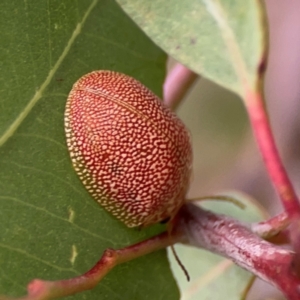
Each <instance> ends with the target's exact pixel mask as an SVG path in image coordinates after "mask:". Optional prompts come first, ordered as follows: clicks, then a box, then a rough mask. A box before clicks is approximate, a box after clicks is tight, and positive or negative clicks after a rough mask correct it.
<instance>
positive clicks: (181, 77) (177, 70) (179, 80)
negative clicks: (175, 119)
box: [163, 63, 198, 110]
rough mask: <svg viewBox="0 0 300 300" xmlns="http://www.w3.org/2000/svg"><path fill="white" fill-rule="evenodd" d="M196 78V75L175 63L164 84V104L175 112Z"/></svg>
mask: <svg viewBox="0 0 300 300" xmlns="http://www.w3.org/2000/svg"><path fill="white" fill-rule="evenodd" d="M197 78H198V75H197V74H196V73H194V72H193V71H191V70H190V69H188V68H187V67H185V66H183V65H181V64H179V63H177V64H176V65H175V66H174V67H173V68H172V69H171V71H170V72H169V74H168V76H167V78H166V80H165V83H164V97H163V99H164V103H165V104H166V105H167V106H168V107H170V108H171V109H172V110H175V109H176V108H177V107H178V105H179V103H180V102H181V100H182V99H183V98H184V96H185V95H186V94H187V92H188V91H189V89H190V87H191V86H192V85H193V84H194V82H195V81H196V79H197Z"/></svg>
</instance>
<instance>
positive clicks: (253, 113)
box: [245, 91, 300, 269]
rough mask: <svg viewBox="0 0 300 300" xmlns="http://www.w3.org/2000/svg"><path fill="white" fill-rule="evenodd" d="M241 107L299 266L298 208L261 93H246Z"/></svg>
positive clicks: (299, 209) (299, 224)
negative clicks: (286, 223)
mask: <svg viewBox="0 0 300 300" xmlns="http://www.w3.org/2000/svg"><path fill="white" fill-rule="evenodd" d="M245 103H246V107H247V111H248V114H249V118H250V121H251V125H252V129H253V132H254V135H255V137H256V140H257V143H258V146H259V148H260V152H261V154H262V157H263V160H264V162H265V165H266V168H267V170H268V173H269V176H270V178H271V180H272V182H273V184H274V186H275V189H276V191H277V193H278V194H279V196H280V199H281V202H282V205H283V206H284V208H285V211H286V213H287V216H288V218H289V220H290V224H291V225H290V227H289V232H290V239H291V244H292V246H293V248H294V250H295V251H296V253H297V254H298V255H297V261H298V262H299V263H300V204H299V201H298V198H297V195H296V193H295V190H294V188H293V185H292V184H291V181H290V179H289V177H288V174H287V172H286V170H285V168H284V166H283V163H282V161H281V159H280V156H279V153H278V150H277V147H276V145H275V140H274V137H273V134H272V130H271V127H270V123H269V119H268V117H267V113H266V109H265V106H264V101H263V97H262V93H261V92H251V91H248V93H247V97H246V101H245ZM299 269H300V268H299Z"/></svg>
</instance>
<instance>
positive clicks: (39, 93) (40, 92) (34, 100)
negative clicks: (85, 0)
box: [0, 0, 98, 147]
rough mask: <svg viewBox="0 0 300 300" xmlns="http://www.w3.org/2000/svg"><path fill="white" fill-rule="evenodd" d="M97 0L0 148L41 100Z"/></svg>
mask: <svg viewBox="0 0 300 300" xmlns="http://www.w3.org/2000/svg"><path fill="white" fill-rule="evenodd" d="M97 2H98V0H94V1H93V2H92V3H91V5H90V6H89V7H88V9H87V11H86V12H85V14H84V16H83V18H82V20H81V22H79V23H78V24H77V26H76V28H75V30H74V31H73V33H72V35H71V37H70V39H69V40H68V42H67V45H66V47H65V48H64V50H63V52H62V54H61V55H60V57H59V58H58V60H57V61H56V63H55V64H54V66H53V68H52V69H51V70H50V71H49V73H48V76H47V77H46V79H45V81H44V82H43V84H42V85H41V86H40V88H39V89H38V90H37V91H36V92H35V94H34V96H33V97H32V98H31V99H30V100H29V102H28V104H27V105H26V106H25V107H24V109H23V110H22V111H21V112H20V113H19V115H18V116H17V118H16V119H15V120H14V121H13V122H12V124H11V125H10V126H9V127H8V129H7V130H6V131H5V132H4V134H3V135H2V136H1V137H0V147H1V146H3V145H4V144H5V143H6V141H7V140H8V139H9V138H10V137H11V136H12V135H13V134H14V133H15V131H16V130H17V129H18V128H19V126H20V125H21V124H22V122H23V121H24V119H25V118H26V117H27V116H28V114H29V113H30V112H31V110H32V109H33V107H34V106H35V104H36V103H37V102H38V101H39V100H40V99H41V97H42V96H43V93H44V91H45V89H46V88H47V87H48V85H49V84H50V82H51V80H52V78H53V76H54V74H55V73H56V71H57V70H58V68H59V67H60V66H61V64H62V62H63V60H64V59H65V57H66V56H67V54H68V53H69V51H70V49H71V47H72V45H73V43H74V42H75V40H76V38H77V36H78V35H79V34H80V32H81V29H82V27H83V25H84V23H85V21H86V19H87V18H88V16H89V15H90V13H91V11H92V10H93V8H94V7H95V6H96V4H97Z"/></svg>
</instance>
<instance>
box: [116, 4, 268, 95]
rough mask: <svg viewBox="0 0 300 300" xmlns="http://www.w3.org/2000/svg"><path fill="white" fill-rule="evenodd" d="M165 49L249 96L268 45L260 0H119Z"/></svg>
mask: <svg viewBox="0 0 300 300" xmlns="http://www.w3.org/2000/svg"><path fill="white" fill-rule="evenodd" d="M117 2H118V3H119V4H120V5H121V6H122V8H123V9H124V10H125V11H126V13H127V14H128V15H129V16H130V17H131V18H132V19H133V20H134V21H135V22H136V23H137V24H138V25H139V26H140V27H141V28H142V29H143V30H144V31H145V32H146V34H147V35H148V36H149V37H150V38H151V39H152V40H153V41H154V42H155V43H156V44H157V45H159V46H160V47H161V48H162V49H164V50H165V51H166V52H167V53H168V54H169V55H171V56H172V57H174V58H175V59H176V60H178V61H179V62H181V63H182V64H184V65H186V66H187V67H188V68H190V69H191V70H193V71H195V72H196V73H198V74H201V75H203V76H204V77H206V78H209V79H211V80H212V81H214V82H216V83H218V84H220V85H222V86H224V87H226V88H228V89H230V90H232V91H234V92H236V93H238V94H239V95H241V96H244V93H245V92H246V91H247V90H256V88H257V83H258V79H259V72H258V71H259V70H258V69H259V65H260V62H261V60H262V56H263V53H264V51H265V44H266V41H265V32H264V31H265V28H264V12H263V9H262V6H261V1H259V0H255V1H253V0H246V1H239V0H199V1H195V0H185V1H178V0H170V1H160V0H152V1H147V0H117Z"/></svg>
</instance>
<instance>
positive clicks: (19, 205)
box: [0, 0, 179, 300]
mask: <svg viewBox="0 0 300 300" xmlns="http://www.w3.org/2000/svg"><path fill="white" fill-rule="evenodd" d="M0 43H1V47H0V68H1V73H0V220H1V222H0V294H9V295H11V296H17V295H22V294H24V293H25V292H26V284H27V283H28V282H29V281H30V280H31V279H33V278H42V279H49V280H56V279H61V278H69V277H73V276H75V275H78V274H80V273H82V272H85V271H87V270H88V269H89V268H91V267H92V266H93V264H94V263H95V262H96V261H97V260H98V259H99V258H100V256H101V255H102V253H103V251H104V249H106V248H108V247H110V248H120V247H125V246H127V245H130V244H132V243H136V242H138V241H140V240H143V239H145V238H147V237H149V236H152V235H154V234H156V233H158V232H160V231H161V230H162V229H163V227H162V226H154V227H151V228H149V229H147V230H141V231H139V230H134V229H128V228H126V227H125V226H124V225H123V224H121V223H120V222H119V221H117V220H116V219H114V218H113V217H112V216H110V214H109V213H107V212H106V211H104V210H103V209H102V208H101V207H100V206H99V205H97V204H96V203H95V202H94V201H93V200H92V199H91V197H90V195H89V194H88V193H87V192H86V190H85V188H84V187H83V185H82V184H81V182H80V181H79V179H78V178H77V176H76V174H75V172H74V170H73V168H72V165H71V161H70V158H69V154H68V151H67V148H66V144H65V136H64V121H63V118H64V106H65V103H66V98H67V95H68V92H69V91H70V89H71V87H72V85H73V83H74V82H75V81H76V80H77V79H78V78H79V77H80V76H82V75H84V74H85V73H88V72H90V71H92V70H97V69H111V70H117V71H120V72H124V73H127V74H129V75H131V76H134V77H136V78H137V79H139V80H140V81H142V82H143V83H144V84H146V85H147V86H148V87H149V88H150V89H152V90H153V91H154V92H155V93H157V94H159V95H161V87H162V83H163V79H164V75H165V74H164V72H165V71H164V69H165V60H166V56H165V54H164V53H163V52H162V51H161V50H159V49H158V48H157V47H156V46H154V45H153V43H152V42H151V41H150V40H149V39H148V38H147V37H146V36H145V35H144V34H143V33H142V32H141V31H140V30H139V29H138V28H137V26H136V25H135V24H134V23H133V22H132V21H131V20H130V19H129V18H128V17H127V16H126V15H125V14H124V13H123V12H122V11H121V10H120V8H119V7H118V5H116V4H115V2H114V1H109V0H101V1H100V0H99V1H98V0H89V1H88V0H87V1H74V0H63V1H62V0H52V1H46V0H31V1H28V0H27V1H17V0H3V1H2V2H1V11H0ZM178 297H179V296H178V289H177V286H176V284H175V281H174V279H173V276H172V274H171V271H170V269H169V265H168V261H167V258H166V253H165V251H159V252H156V253H153V254H151V255H148V256H145V257H143V258H140V259H137V260H135V261H133V262H130V263H126V264H124V265H121V266H118V267H117V268H116V269H115V270H113V271H112V272H111V273H110V274H108V276H107V277H105V278H104V280H103V281H102V282H101V283H100V284H99V285H98V286H97V288H95V289H94V290H92V291H89V292H85V293H82V294H78V295H75V296H74V297H73V298H72V299H110V300H112V299H151V300H152V299H161V298H163V299H178Z"/></svg>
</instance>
